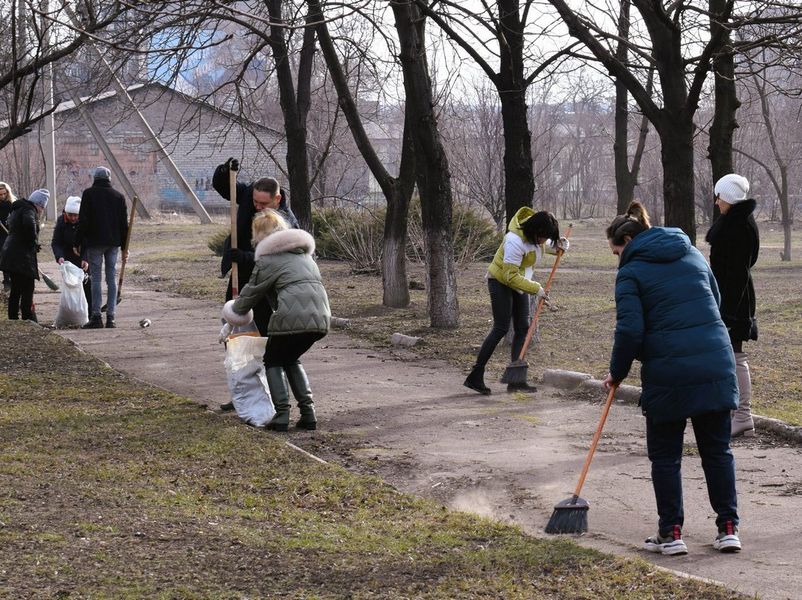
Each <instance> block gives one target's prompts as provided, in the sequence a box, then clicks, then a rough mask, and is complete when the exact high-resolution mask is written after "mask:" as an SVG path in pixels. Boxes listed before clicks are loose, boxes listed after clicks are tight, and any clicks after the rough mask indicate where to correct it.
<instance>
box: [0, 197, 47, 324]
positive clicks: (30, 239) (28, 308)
mask: <svg viewBox="0 0 802 600" xmlns="http://www.w3.org/2000/svg"><path fill="white" fill-rule="evenodd" d="M49 199H50V192H48V191H47V190H45V189H41V190H36V191H35V192H33V193H32V194H31V195H30V197H29V198H28V199H27V200H26V199H25V198H21V199H19V200H17V201H16V202H14V204H13V205H12V208H11V214H10V215H9V217H8V237H7V238H6V241H5V243H4V244H3V251H2V258H0V269H2V270H3V271H5V272H7V273H9V275H10V277H11V291H10V293H9V296H8V318H9V319H11V320H17V319H19V316H20V312H21V313H22V318H23V319H26V320H29V321H36V320H37V319H36V311H35V310H34V308H33V290H34V283H35V281H36V280H37V279H39V262H38V261H37V260H36V253H37V252H39V215H41V214H42V213H43V212H44V211H45V208H46V207H47V202H48V200H49Z"/></svg>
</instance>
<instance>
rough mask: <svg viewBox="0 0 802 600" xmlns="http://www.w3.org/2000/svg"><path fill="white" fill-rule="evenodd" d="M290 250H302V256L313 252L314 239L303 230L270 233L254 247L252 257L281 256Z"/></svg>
mask: <svg viewBox="0 0 802 600" xmlns="http://www.w3.org/2000/svg"><path fill="white" fill-rule="evenodd" d="M290 250H303V252H304V254H313V253H314V252H315V238H313V237H312V236H311V235H309V234H308V233H307V232H306V231H304V230H303V229H285V230H283V231H276V232H274V233H271V234H270V235H269V236H267V237H266V238H265V239H263V240H262V241H261V242H259V243H258V244H257V245H256V250H255V251H254V257H255V258H257V259H258V258H259V257H260V256H265V255H266V254H281V253H282V252H288V251H290Z"/></svg>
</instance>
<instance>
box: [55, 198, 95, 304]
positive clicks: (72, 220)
mask: <svg viewBox="0 0 802 600" xmlns="http://www.w3.org/2000/svg"><path fill="white" fill-rule="evenodd" d="M80 210H81V198H80V196H70V197H69V198H67V201H66V202H65V203H64V213H63V214H62V215H61V216H60V217H59V218H58V219H57V220H56V226H55V228H54V229H53V239H52V240H51V242H50V248H51V249H52V250H53V256H54V257H55V258H56V262H57V263H58V264H62V263H63V262H64V261H65V260H66V261H68V262H71V263H72V264H74V265H75V266H76V267H78V268H79V269H83V270H84V271H86V270H87V269H89V263H87V262H86V261H85V260H84V259H83V258H82V257H81V255H80V254H78V253H77V252H76V251H75V250H76V248H78V246H79V243H78V219H79V214H80ZM83 287H84V294H85V295H86V301H87V305H88V306H89V314H90V315H91V314H92V280H91V279H90V278H89V277H86V276H84V285H83Z"/></svg>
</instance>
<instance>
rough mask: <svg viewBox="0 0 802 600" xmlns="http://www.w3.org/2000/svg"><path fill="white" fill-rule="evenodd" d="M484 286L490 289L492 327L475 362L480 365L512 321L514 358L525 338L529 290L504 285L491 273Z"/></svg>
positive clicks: (527, 326)
mask: <svg viewBox="0 0 802 600" xmlns="http://www.w3.org/2000/svg"><path fill="white" fill-rule="evenodd" d="M487 289H488V290H489V291H490V306H491V307H492V309H493V328H492V329H491V330H490V333H488V334H487V337H486V338H485V341H484V342H483V343H482V347H481V348H480V349H479V355H478V356H477V357H476V365H477V366H479V367H484V366H485V365H486V364H487V361H489V360H490V357H491V356H493V352H494V351H495V349H496V346H498V343H499V342H500V341H501V340H502V339H503V338H504V336H505V335H507V330H508V329H509V328H510V321H512V328H513V332H514V335H513V338H512V349H511V353H510V356H511V357H512V360H517V359H518V355H519V354H520V353H521V348H523V345H524V340H525V339H526V330H527V329H529V294H525V293H521V292H519V291H517V290H514V289H512V288H511V287H509V286H506V285H504V284H503V283H501V282H500V281H498V280H496V279H493V278H492V277H491V278H490V279H488V280H487Z"/></svg>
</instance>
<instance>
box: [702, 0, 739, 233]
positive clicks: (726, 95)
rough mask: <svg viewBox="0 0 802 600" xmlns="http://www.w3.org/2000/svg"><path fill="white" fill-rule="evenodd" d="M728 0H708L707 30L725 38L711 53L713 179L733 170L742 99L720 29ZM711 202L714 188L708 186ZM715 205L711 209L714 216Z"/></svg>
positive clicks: (728, 46) (727, 38)
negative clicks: (708, 26)
mask: <svg viewBox="0 0 802 600" xmlns="http://www.w3.org/2000/svg"><path fill="white" fill-rule="evenodd" d="M726 5H727V0H710V12H711V16H710V34H711V36H712V35H717V34H719V35H723V36H724V41H723V43H722V47H721V49H720V51H719V52H717V53H716V54H715V56H714V57H713V61H712V65H713V73H714V79H715V112H714V114H713V122H712V124H711V125H710V145H709V147H708V157H709V158H710V166H711V168H712V172H713V183H714V184H715V182H716V181H718V180H719V179H721V178H722V177H724V175H727V174H728V173H734V172H735V163H734V160H733V151H732V143H733V137H734V134H735V130H736V129H737V128H738V121H737V120H736V118H735V113H736V111H737V110H738V107H740V106H741V103H740V102H739V101H738V97H737V94H736V89H735V60H734V57H733V48H732V43H731V40H730V35H729V33H728V32H727V33H725V31H719V30H721V29H722V25H721V22H720V17H719V16H718V15H720V14H721V13H723V12H725V11H726ZM710 195H711V202H712V197H713V190H710ZM717 211H718V207H716V208H715V209H714V218H715V217H716V216H717V214H718V213H717Z"/></svg>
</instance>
